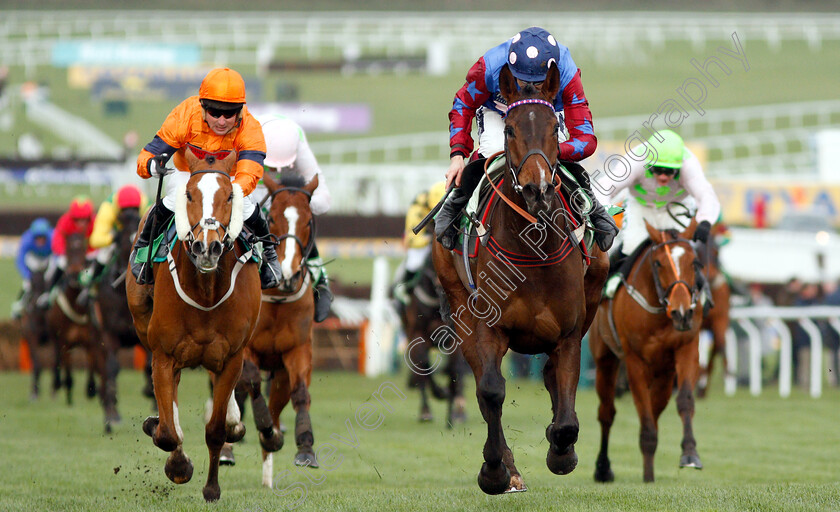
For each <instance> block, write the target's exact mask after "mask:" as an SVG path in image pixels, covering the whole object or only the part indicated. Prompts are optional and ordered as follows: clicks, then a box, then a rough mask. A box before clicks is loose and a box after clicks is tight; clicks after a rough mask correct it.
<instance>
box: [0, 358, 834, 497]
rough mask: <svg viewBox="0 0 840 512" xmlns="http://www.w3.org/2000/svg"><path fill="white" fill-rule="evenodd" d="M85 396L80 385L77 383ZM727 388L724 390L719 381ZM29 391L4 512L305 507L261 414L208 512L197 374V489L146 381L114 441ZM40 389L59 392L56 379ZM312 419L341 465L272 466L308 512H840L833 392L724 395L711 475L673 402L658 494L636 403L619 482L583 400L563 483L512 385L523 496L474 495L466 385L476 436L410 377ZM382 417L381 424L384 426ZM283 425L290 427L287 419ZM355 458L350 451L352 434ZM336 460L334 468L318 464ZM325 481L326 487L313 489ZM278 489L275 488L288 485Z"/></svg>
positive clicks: (627, 412) (325, 388)
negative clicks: (266, 464)
mask: <svg viewBox="0 0 840 512" xmlns="http://www.w3.org/2000/svg"><path fill="white" fill-rule="evenodd" d="M76 377H77V379H76V381H77V383H81V382H82V381H83V375H82V374H77V376H76ZM386 380H387V381H391V382H393V383H394V384H395V385H396V386H397V387H398V388H399V389H400V390H402V391H403V392H404V393H405V394H406V395H407V398H406V399H405V400H404V401H403V400H400V399H399V398H397V397H396V396H395V395H392V394H390V393H384V394H383V396H384V397H385V398H386V399H388V401H389V403H391V404H392V405H393V407H394V410H393V412H389V411H388V410H386V409H384V408H380V409H377V411H379V412H380V413H381V414H382V416H383V419H384V421H383V423H382V424H381V425H380V426H378V427H377V428H375V429H373V430H363V429H361V428H360V427H359V426H358V424H357V423H356V419H355V413H356V411H357V410H360V409H359V408H360V407H361V406H362V405H363V404H365V403H377V402H375V401H372V398H371V395H372V393H374V392H375V391H376V390H377V389H378V388H379V386H380V385H381V383H382V382H384V381H386ZM716 383H717V381H716ZM28 385H29V378H28V376H26V375H22V374H17V373H5V374H0V389H2V390H3V392H2V394H0V411H2V413H0V453H2V454H3V457H2V460H3V462H2V467H3V478H2V479H0V510H4V511H5V510H10V511H12V510H27V511H28V510H62V511H90V510H102V511H104V510H116V511H123V510H126V511H127V510H132V511H134V510H150V511H156V510H161V511H163V510H165V511H181V510H212V511H219V512H222V511H245V512H251V511H259V510H263V511H267V510H286V509H289V508H290V507H291V506H292V505H293V504H294V503H293V501H294V500H293V499H292V498H291V497H289V496H286V497H281V496H278V495H276V494H274V493H272V492H271V491H270V490H268V489H265V488H263V487H261V485H260V474H261V472H260V463H259V446H258V443H257V441H256V437H255V436H254V433H255V429H254V427H253V422H252V418H251V414H250V411H249V412H248V414H247V417H246V425H247V428H248V429H249V433H248V434H247V436H246V443H245V444H244V445H241V446H238V447H237V451H236V454H237V464H236V466H234V467H225V468H222V469H221V476H220V485H221V487H222V497H221V501H220V502H219V503H216V504H214V505H206V504H205V503H204V502H203V499H202V497H201V488H202V486H203V485H204V480H205V478H206V474H207V451H206V448H205V446H204V439H203V438H204V436H203V431H202V423H201V416H202V410H203V403H204V399H205V397H206V394H207V377H206V374H205V373H204V372H202V371H186V372H185V374H184V376H183V379H182V382H181V388H180V394H179V396H180V403H181V426H182V428H183V430H184V434H185V449H186V452H187V454H188V455H189V456H190V457H191V458H192V460H193V462H194V464H195V473H194V475H193V479H192V481H191V482H189V483H187V484H185V485H182V486H176V485H174V484H172V483H170V482H169V481H168V480H167V479H166V477H165V475H164V474H163V464H164V461H165V458H166V455H165V454H164V453H163V452H161V451H160V450H158V449H157V448H155V447H154V446H153V444H152V442H151V440H150V439H149V438H147V437H146V436H145V435H144V434H143V433H142V431H141V429H140V425H141V423H142V420H143V418H144V417H145V416H146V415H147V414H148V411H149V403H148V401H146V400H145V399H143V398H141V396H140V394H139V390H140V388H141V386H142V381H141V376H140V374H139V373H137V372H133V371H126V372H123V373H122V374H121V376H120V379H119V385H120V408H121V412H122V415H123V418H124V422H123V424H122V425H120V426H119V427H118V428H117V429H116V431H115V432H114V433H113V434H112V435H104V434H102V412H101V410H100V408H99V406H98V404H97V403H96V402H95V401H88V400H86V399H84V398H83V397H82V391H81V387H80V385H79V384H77V388H76V394H75V395H76V405H75V406H73V407H68V406H67V405H65V404H64V402H63V400H62V399H59V400H56V401H53V400H51V399H50V398H48V397H47V398H41V399H40V400H39V401H37V402H34V403H29V402H28V400H27V395H28ZM43 385H44V387H48V386H47V385H46V382H44V383H43ZM311 393H312V422H313V425H314V432H315V439H316V447H317V446H322V445H324V444H325V443H326V442H327V441H331V443H332V444H333V445H334V446H335V447H336V452H335V456H334V457H333V458H332V463H333V468H332V469H331V470H330V471H327V470H326V469H325V468H321V469H318V470H307V471H305V472H304V473H305V474H301V473H298V472H297V471H295V470H294V469H293V468H292V465H291V462H292V458H293V455H294V443H293V440H292V436H291V435H287V437H286V443H287V444H286V446H285V447H284V448H283V450H282V451H281V452H279V454H278V455H276V456H275V466H274V472H275V475H282V472H283V471H290V472H289V473H287V474H286V476H285V478H283V479H282V480H280V482H281V484H282V485H285V486H287V485H291V484H293V483H295V482H297V483H299V484H302V485H305V486H306V492H307V494H306V496H305V498H304V499H303V502H302V504H301V505H300V506H299V508H298V510H307V511H308V510H312V511H314V510H318V511H323V510H389V511H396V510H399V511H402V510H405V511H414V510H467V511H473V510H475V511H484V510H513V511H517V510H522V511H532V510H576V511H596V510H625V511H627V510H662V511H671V510H681V511H683V510H684V511H693V510H716V511H745V510H755V511H759V510H760V511H767V510H784V511H810V510H837V509H838V508H840V484H838V475H840V464H839V463H838V462H837V456H836V454H837V446H838V445H837V436H836V431H837V423H838V420H840V413H838V412H837V400H838V398H840V392H838V390H836V389H829V390H826V394H825V395H824V396H823V398H821V399H819V400H814V399H811V398H809V397H808V396H806V395H805V394H804V393H803V392H801V391H800V390H795V391H794V393H793V395H792V396H791V397H790V398H789V399H787V400H783V399H780V398H779V397H778V396H777V395H776V394H775V393H773V392H772V391H768V392H766V393H765V394H764V395H763V396H761V397H760V398H756V397H751V396H749V395H748V394H747V393H746V392H744V391H743V390H741V391H739V393H738V395H737V396H735V397H733V398H726V397H724V396H722V393H721V390H720V386H719V385H718V386H717V387H713V389H712V391H711V394H710V397H709V398H708V399H706V400H705V401H702V402H698V403H697V409H696V416H695V423H694V425H695V434H696V437H697V440H698V449H699V453H700V455H701V457H702V460H703V463H704V465H705V468H704V469H703V470H702V471H696V470H693V469H684V470H679V469H678V468H677V462H678V460H679V455H680V448H679V442H680V437H681V428H680V424H679V420H678V418H677V414H676V412H675V406H674V405H673V400H672V403H671V404H670V405H669V406H668V408H667V409H666V410H665V412H664V414H663V416H662V418H661V420H660V435H659V449H658V452H657V456H656V477H657V481H656V483H654V484H643V483H642V481H641V480H642V467H641V466H642V462H641V454H640V452H639V448H638V419H637V416H636V413H635V410H634V407H633V405H632V401H631V400H630V398H629V396H625V397H624V398H622V399H620V400H619V402H618V404H617V407H618V415H617V418H616V423H615V426H614V428H613V437H612V440H611V456H612V462H613V469H614V471H615V474H616V481H615V482H614V483H612V484H606V485H605V484H596V483H595V482H593V480H592V473H593V471H594V462H595V457H596V454H597V447H598V443H599V432H600V429H599V428H598V424H597V421H596V409H597V398H596V396H595V394H594V392H593V391H592V390H581V391H580V392H579V393H578V400H577V412H578V416H579V418H580V424H581V431H580V439H579V441H578V443H577V452H578V455H579V457H580V462H579V464H578V467H577V469H576V470H575V471H574V472H573V473H571V474H570V475H568V476H564V477H560V476H555V475H553V474H551V473H550V472H549V471H548V469H547V468H546V467H545V453H546V450H547V442H546V440H545V437H544V431H545V426H546V425H547V424H548V422H549V399H548V395H547V393H546V392H545V390H544V389H543V387H542V385H541V384H540V383H538V382H536V381H525V380H514V379H508V383H507V398H506V401H505V409H504V411H505V412H504V416H503V424H504V426H505V430H506V435H507V439H508V442H509V444H510V446H511V447H512V449H513V450H514V454H515V456H516V461H517V465H518V467H519V469H520V471H522V473H523V475H524V478H525V482H526V484H527V485H528V487H529V491H528V492H526V493H521V494H516V495H506V496H495V497H491V496H485V495H484V494H483V493H482V492H481V491H480V490H479V489H478V486H477V484H476V480H475V479H476V473H477V471H478V469H479V466H480V464H481V461H482V458H481V449H482V445H483V442H484V439H485V435H486V429H485V427H484V425H483V422H482V421H481V420H480V415H479V413H478V409H477V406H476V403H475V398H474V385H473V384H472V381H471V380H470V381H469V382H468V385H467V392H466V394H467V397H468V398H467V403H468V414H469V419H468V423H467V424H466V425H463V426H458V427H457V428H455V429H453V430H447V429H446V428H444V427H443V426H442V421H441V420H442V415H443V406H442V405H440V404H439V403H435V404H434V405H433V408H434V411H435V413H436V414H437V418H436V420H435V422H434V423H433V424H418V423H417V421H416V417H417V411H418V398H417V395H416V393H414V392H411V391H409V390H408V389H407V388H406V385H405V376H404V375H399V376H391V377H387V378H378V379H373V380H371V379H366V378H363V377H361V376H358V375H355V374H346V373H323V372H318V373H316V374H315V375H314V376H313V379H312V387H311ZM374 417H376V416H374ZM283 418H284V421H285V423H286V424H287V425H293V424H294V422H293V417H292V416H291V415H290V414H288V412H287V413H284V415H283ZM348 423H349V424H350V425H352V426H353V429H354V432H355V435H356V438H357V440H358V442H357V446H355V447H351V446H347V445H345V444H343V443H342V442H341V441H340V440H338V439H337V438H338V437H339V436H340V437H344V438H348V437H349V436H350V434H349V433H348V427H347V424H348ZM325 462H329V460H327V459H325V460H323V461H322V463H325ZM309 478H311V479H312V480H314V481H318V482H320V483H319V484H318V485H316V484H314V483H313V482H312V481H310V480H309ZM277 480H278V479H277V478H275V481H276V482H277Z"/></svg>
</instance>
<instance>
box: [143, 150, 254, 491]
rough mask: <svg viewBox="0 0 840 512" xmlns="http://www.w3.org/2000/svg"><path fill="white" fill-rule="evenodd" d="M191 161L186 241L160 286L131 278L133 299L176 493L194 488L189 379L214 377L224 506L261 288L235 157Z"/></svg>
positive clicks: (159, 436) (182, 198)
mask: <svg viewBox="0 0 840 512" xmlns="http://www.w3.org/2000/svg"><path fill="white" fill-rule="evenodd" d="M186 159H187V164H188V166H189V169H190V171H191V174H190V178H189V181H188V182H187V184H186V186H185V187H183V188H182V189H181V190H179V191H178V192H177V197H176V204H177V206H176V208H175V225H176V229H177V234H178V241H177V242H175V243H173V244H172V245H171V247H169V248H168V249H169V250H168V251H167V264H159V263H158V264H155V266H154V276H155V277H154V286H151V285H138V284H137V281H136V280H135V278H134V275H133V274H132V273H131V272H130V270H129V271H128V273H127V274H126V276H127V282H126V292H127V295H128V306H129V309H130V310H131V314H132V316H133V317H134V327H135V328H136V329H137V335H138V337H139V338H140V341H141V343H142V344H143V346H144V347H146V348H147V349H149V350H151V351H152V380H153V381H154V392H155V399H156V401H157V406H158V411H159V412H160V416H159V417H158V416H150V417H149V418H146V421H144V422H143V432H145V433H146V434H147V435H149V436H151V437H152V440H153V441H154V443H155V445H156V446H157V447H158V448H160V449H162V450H164V451H167V452H172V453H171V454H170V455H169V458H168V459H167V461H166V465H165V467H164V470H165V472H166V476H167V477H168V478H169V479H170V480H172V481H173V482H175V483H177V484H183V483H186V482H188V481H189V480H190V478H192V472H193V465H192V462H191V461H190V459H189V457H187V455H186V454H185V453H184V449H183V445H182V443H183V433H182V432H181V427H180V425H179V418H178V383H179V382H180V377H181V370H182V369H183V368H191V367H196V366H198V365H201V366H203V367H204V368H206V369H208V370H209V371H210V372H211V373H212V374H213V376H214V377H215V382H214V388H213V412H212V415H211V418H210V421H209V422H208V423H207V425H206V427H205V441H206V443H207V448H208V451H209V454H210V461H209V464H208V468H209V469H208V474H207V483H206V484H205V486H204V489H203V494H204V499H205V500H207V501H216V500H218V499H219V496H220V495H221V489H220V488H219V478H218V477H219V451H220V450H221V448H222V445H223V444H224V443H225V441H229V442H234V441H237V440H239V439H241V438H242V436H243V435H244V434H245V427H244V426H243V425H242V422H241V421H240V419H239V409H238V408H237V407H236V404H235V402H234V400H233V388H234V386H235V385H236V382H237V380H238V379H239V374H240V372H241V371H242V359H243V356H244V352H243V350H244V348H245V344H246V342H247V341H248V338H250V336H251V333H252V332H253V329H254V326H255V325H256V322H257V315H258V314H259V310H260V280H259V274H258V270H257V266H256V264H255V263H254V262H253V261H252V260H251V258H250V256H251V254H250V251H246V250H245V249H244V248H243V247H242V246H241V245H240V244H239V243H238V242H237V236H238V235H239V233H240V231H241V230H242V223H243V214H242V211H243V207H242V201H243V198H242V192H241V189H239V187H233V186H232V184H231V179H230V171H231V169H232V168H233V166H234V165H235V162H236V153H235V152H231V153H230V154H228V155H227V156H226V157H225V158H223V159H218V158H217V157H216V156H215V155H208V156H207V157H205V158H204V159H199V158H198V157H197V156H195V155H194V154H193V153H192V152H191V151H187V152H186ZM179 172H180V171H179ZM140 229H142V226H140ZM150 257H151V256H150ZM229 404H230V406H229Z"/></svg>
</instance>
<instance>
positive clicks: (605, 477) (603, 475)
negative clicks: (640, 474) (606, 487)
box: [595, 463, 615, 483]
mask: <svg viewBox="0 0 840 512" xmlns="http://www.w3.org/2000/svg"><path fill="white" fill-rule="evenodd" d="M613 480H615V475H614V474H613V472H612V469H610V467H609V466H607V467H602V466H601V465H600V464H598V463H596V464H595V481H596V482H602V483H607V482H612V481H613Z"/></svg>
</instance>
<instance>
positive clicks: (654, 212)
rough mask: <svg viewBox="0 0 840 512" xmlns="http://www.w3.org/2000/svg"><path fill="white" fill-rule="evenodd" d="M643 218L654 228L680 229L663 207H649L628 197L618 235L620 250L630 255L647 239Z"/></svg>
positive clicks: (681, 228)
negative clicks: (620, 241) (620, 244)
mask: <svg viewBox="0 0 840 512" xmlns="http://www.w3.org/2000/svg"><path fill="white" fill-rule="evenodd" d="M645 220H647V221H648V223H649V224H650V225H651V226H652V227H654V228H655V229H659V230H663V229H677V230H679V231H682V230H683V229H684V228H683V227H682V226H680V225H679V224H678V223H677V222H676V221H675V220H674V219H672V218H671V216H670V215H669V214H668V210H666V209H665V208H650V207H647V206H642V205H640V204H639V203H638V202H637V201H636V200H635V199H633V198H630V199H629V201H628V204H627V210H626V211H625V212H624V222H623V225H622V226H621V233H620V235H619V236H620V237H621V240H622V242H623V245H622V247H621V252H622V253H624V254H626V255H630V254H632V253H633V251H634V250H636V247H638V246H639V244H641V243H642V242H644V241H645V240H647V239H648V232H647V229H646V228H645Z"/></svg>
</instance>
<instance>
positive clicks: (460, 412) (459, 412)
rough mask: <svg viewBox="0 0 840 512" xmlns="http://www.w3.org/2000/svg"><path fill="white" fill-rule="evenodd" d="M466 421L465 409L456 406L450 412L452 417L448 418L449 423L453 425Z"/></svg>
mask: <svg viewBox="0 0 840 512" xmlns="http://www.w3.org/2000/svg"><path fill="white" fill-rule="evenodd" d="M466 422H467V411H465V410H464V409H463V408H460V409H458V408H456V409H455V410H454V411H453V412H452V419H451V420H450V423H452V424H453V425H454V424H456V423H466Z"/></svg>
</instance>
